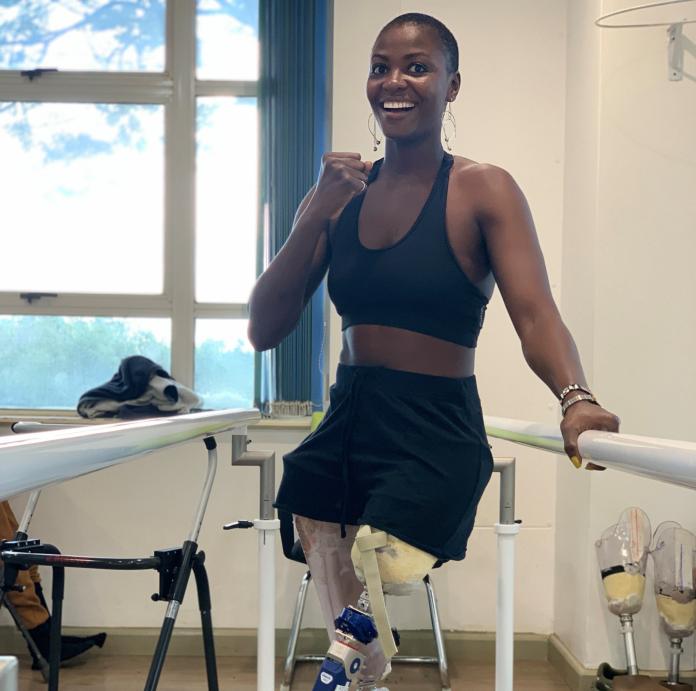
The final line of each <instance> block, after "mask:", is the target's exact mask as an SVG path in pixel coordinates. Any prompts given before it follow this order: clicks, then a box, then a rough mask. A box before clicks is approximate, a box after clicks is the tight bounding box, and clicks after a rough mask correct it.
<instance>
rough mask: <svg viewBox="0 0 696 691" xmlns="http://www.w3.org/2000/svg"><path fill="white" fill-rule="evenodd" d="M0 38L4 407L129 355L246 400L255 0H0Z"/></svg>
mask: <svg viewBox="0 0 696 691" xmlns="http://www.w3.org/2000/svg"><path fill="white" fill-rule="evenodd" d="M0 35H2V36H3V40H2V42H0V152H2V159H1V160H2V163H1V164H0V199H1V200H2V212H0V213H1V215H0V239H1V240H2V249H1V251H0V354H1V355H2V357H1V358H0V408H11V407H22V408H74V407H75V406H76V404H77V399H78V397H79V395H80V394H81V393H82V392H83V391H85V390H86V389H88V388H91V387H93V386H97V385H99V384H101V383H103V382H104V381H106V380H107V379H109V378H110V377H111V375H112V374H113V373H114V372H115V371H116V369H117V367H118V363H119V361H120V359H121V358H122V357H125V356H127V355H131V354H142V355H145V356H147V357H150V358H151V359H153V360H156V361H157V362H159V363H160V364H161V365H162V366H163V367H165V368H166V369H168V370H169V371H170V372H171V373H172V375H173V376H174V377H175V378H176V379H178V380H179V381H180V382H181V383H183V384H186V385H188V386H193V387H194V388H195V389H196V390H197V391H198V393H200V394H201V396H202V397H203V399H204V405H205V407H209V408H218V407H228V406H230V407H249V406H251V405H252V402H253V397H254V355H253V349H252V348H251V346H250V344H249V343H248V341H247V339H246V301H247V298H248V295H249V291H250V290H251V287H252V285H253V282H254V280H255V267H256V264H257V259H256V247H257V222H258V221H257V219H258V216H259V213H258V202H257V199H258V190H257V178H258V174H257V170H258V164H257V161H258V135H257V108H256V100H257V91H258V88H257V80H258V52H259V51H258V0H239V1H238V2H233V3H231V2H228V1H227V0H169V2H166V1H165V0H118V1H116V0H6V1H5V2H3V3H1V4H0Z"/></svg>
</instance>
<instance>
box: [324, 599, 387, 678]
mask: <svg viewBox="0 0 696 691" xmlns="http://www.w3.org/2000/svg"><path fill="white" fill-rule="evenodd" d="M361 601H364V599H363V598H362V597H361ZM375 638H377V629H376V628H375V624H374V621H373V620H372V617H371V616H370V615H369V614H367V613H366V612H361V611H360V610H359V609H356V608H355V607H346V608H344V610H343V611H342V612H341V614H340V615H339V616H338V618H337V619H336V640H335V641H333V643H331V646H330V648H329V651H328V652H327V654H326V657H325V658H324V662H323V663H322V665H321V669H320V670H319V676H318V677H317V680H316V682H315V684H314V687H313V689H312V691H348V689H349V688H350V683H351V680H352V679H353V677H354V676H355V675H356V674H358V672H359V671H360V669H361V667H362V665H363V662H364V661H365V655H364V654H363V653H362V649H363V647H364V646H366V645H367V644H368V643H370V642H372V641H373V640H374V639H375ZM363 688H365V687H363ZM367 688H370V687H367ZM372 688H373V689H374V688H375V687H374V685H373V686H372ZM375 691H376V690H375Z"/></svg>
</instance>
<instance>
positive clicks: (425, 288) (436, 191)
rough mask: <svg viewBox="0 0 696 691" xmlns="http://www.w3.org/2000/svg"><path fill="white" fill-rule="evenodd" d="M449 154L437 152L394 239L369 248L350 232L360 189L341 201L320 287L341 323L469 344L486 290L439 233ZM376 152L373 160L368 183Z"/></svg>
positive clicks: (442, 232) (353, 228) (355, 225)
mask: <svg viewBox="0 0 696 691" xmlns="http://www.w3.org/2000/svg"><path fill="white" fill-rule="evenodd" d="M453 160H454V159H453V158H452V156H451V155H450V154H447V153H446V154H445V155H444V157H443V159H442V164H441V166H440V170H439V171H438V173H437V177H436V178H435V182H434V183H433V187H432V190H431V191H430V195H429V196H428V199H427V200H426V202H425V204H424V206H423V208H422V210H421V212H420V214H419V216H418V218H417V219H416V221H415V223H414V224H413V226H412V227H411V229H410V230H409V231H408V232H407V233H406V235H404V237H402V238H401V239H400V240H399V241H398V242H397V243H395V244H394V245H391V246H389V247H385V248H383V249H369V248H367V247H365V246H364V245H363V244H362V243H361V242H360V238H359V235H358V218H359V216H360V209H361V207H362V204H363V200H364V199H365V192H364V191H363V192H362V193H361V194H359V195H357V196H355V197H354V198H353V199H352V200H351V201H350V202H349V203H348V204H347V205H346V207H345V209H344V210H343V212H342V214H341V216H340V217H339V219H338V223H337V224H336V228H335V230H334V232H333V233H332V236H331V241H330V251H331V259H330V264H329V277H328V289H329V296H330V297H331V300H332V301H333V303H334V305H335V306H336V310H337V311H338V313H339V314H340V315H341V317H342V319H343V326H342V328H343V330H345V329H347V328H348V327H349V326H355V325H356V324H379V325H382V326H393V327H397V328H400V329H407V330H408V331H415V332H417V333H422V334H427V335H428V336H434V337H435V338H440V339H442V340H444V341H450V342H452V343H457V344H458V345H462V346H468V347H470V348H473V347H475V346H476V341H477V339H478V335H479V332H480V331H481V327H482V326H483V318H484V314H485V311H486V305H487V304H488V298H487V297H486V296H485V295H484V294H483V293H482V292H481V291H480V290H479V289H478V288H477V287H476V286H475V285H474V284H473V283H472V282H471V281H470V280H469V278H468V277H467V276H466V274H465V273H464V272H463V271H462V270H461V268H460V266H459V264H458V263H457V260H456V258H455V256H454V253H453V251H452V248H451V246H450V244H449V240H448V238H447V231H446V226H445V210H446V207H447V184H448V181H449V172H450V169H451V167H452V162H453ZM382 162H383V159H380V160H379V161H376V162H375V165H374V166H373V168H372V172H371V174H370V178H369V180H368V184H369V183H370V182H372V181H374V180H375V178H376V177H377V175H378V174H379V168H380V166H381V164H382Z"/></svg>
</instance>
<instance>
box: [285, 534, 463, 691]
mask: <svg viewBox="0 0 696 691" xmlns="http://www.w3.org/2000/svg"><path fill="white" fill-rule="evenodd" d="M285 556H286V557H287V558H288V559H290V560H291V561H295V562H297V563H298V564H306V563H307V561H306V560H305V556H304V552H303V551H302V545H301V544H300V541H299V540H296V541H295V542H294V544H293V545H292V548H291V549H290V550H288V551H285ZM441 565H442V562H438V563H437V564H435V567H434V568H438V567H439V566H441ZM311 580H312V574H311V573H310V572H309V571H307V572H306V573H305V575H304V576H303V577H302V580H301V581H300V589H299V591H298V593H297V602H296V603H295V612H294V614H293V616H292V626H291V627H290V639H289V640H288V651H287V655H286V657H285V667H284V670H283V681H282V682H281V684H280V691H290V687H291V685H292V678H293V676H294V674H295V665H296V663H298V662H322V661H323V660H324V658H325V655H297V654H296V650H297V639H298V638H299V635H300V628H301V627H302V615H303V614H304V607H305V601H306V600H307V590H308V588H309V583H310V581H311ZM423 583H424V585H425V593H426V596H427V598H428V609H429V610H430V620H431V622H432V627H433V636H434V638H435V648H436V650H437V655H436V656H435V657H428V656H407V655H396V656H395V657H393V658H392V662H411V663H422V664H436V665H437V666H438V668H439V670H440V683H441V686H442V691H451V690H450V682H449V671H448V669H447V655H446V653H445V645H444V641H443V639H442V629H441V628H440V617H439V614H438V611H437V601H436V599H435V591H434V590H433V584H432V583H431V581H430V577H429V576H426V577H425V578H424V579H423Z"/></svg>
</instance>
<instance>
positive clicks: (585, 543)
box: [555, 0, 696, 668]
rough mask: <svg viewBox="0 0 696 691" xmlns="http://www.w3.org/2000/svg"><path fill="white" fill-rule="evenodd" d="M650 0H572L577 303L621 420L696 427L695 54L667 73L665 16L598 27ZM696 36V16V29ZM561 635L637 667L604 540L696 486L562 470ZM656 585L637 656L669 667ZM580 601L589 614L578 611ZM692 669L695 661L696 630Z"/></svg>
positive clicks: (686, 512) (596, 371) (603, 392)
mask: <svg viewBox="0 0 696 691" xmlns="http://www.w3.org/2000/svg"><path fill="white" fill-rule="evenodd" d="M632 4H636V3H629V2H626V1H625V0H621V1H620V2H619V1H618V0H612V1H605V2H604V3H600V2H599V0H593V1H592V2H588V3H570V8H571V9H570V13H569V22H568V27H569V39H568V41H569V68H568V118H567V125H568V129H567V132H566V154H567V157H566V189H565V205H566V217H565V224H564V238H563V240H564V248H563V297H564V299H563V307H564V312H565V314H566V316H567V317H568V320H569V322H570V323H571V324H574V325H578V326H581V327H582V329H579V330H578V331H579V333H581V334H582V336H581V337H582V338H583V339H584V348H583V352H584V354H587V355H586V358H585V359H586V362H587V361H590V362H591V363H592V367H591V380H592V382H593V384H594V386H595V388H596V392H597V395H598V396H599V397H600V399H601V401H602V402H603V403H604V404H605V405H606V406H607V407H609V408H611V409H613V410H615V411H616V412H617V413H618V414H619V415H620V417H621V419H622V430H623V431H626V432H634V433H639V434H648V435H655V436H663V437H672V438H677V439H690V440H693V439H694V438H695V434H694V430H693V424H692V413H693V410H694V404H695V403H696V390H695V387H694V385H695V384H696V365H695V364H694V359H693V352H694V345H696V324H695V322H694V319H693V308H694V296H695V294H696V278H695V276H694V272H693V270H692V266H691V265H692V257H693V256H694V253H695V252H696V240H695V234H694V230H696V228H695V226H694V220H693V219H694V218H695V217H696V196H695V195H694V190H695V189H696V128H695V127H694V123H696V84H694V81H695V77H696V59H694V57H693V55H689V54H687V55H686V58H685V69H686V70H687V71H688V72H689V73H690V75H691V78H687V79H684V80H683V81H682V82H670V81H668V78H667V38H666V33H665V29H663V28H650V29H632V30H628V29H624V30H604V31H600V30H599V29H596V28H594V27H593V26H592V22H591V20H592V19H593V18H595V17H597V16H599V14H601V13H602V12H610V11H613V10H616V9H620V8H623V7H627V6H629V5H632ZM684 33H685V35H686V36H687V37H688V38H690V40H691V41H694V40H695V39H696V30H695V29H694V26H693V25H691V26H686V27H685V28H684ZM557 505H558V512H557V525H558V534H557V546H558V549H557V554H556V570H557V575H558V581H557V583H558V585H557V592H556V600H555V603H556V604H555V616H556V624H555V629H556V632H557V633H558V634H559V635H560V636H561V638H562V639H564V641H565V642H566V643H567V644H568V645H569V647H570V649H571V650H572V651H573V653H574V654H575V655H576V657H578V659H580V660H581V662H583V664H585V665H586V666H590V667H592V666H594V665H596V664H597V663H598V662H600V661H601V660H609V661H610V662H612V663H613V664H625V659H624V655H623V648H622V645H621V642H620V640H619V635H618V625H617V621H616V618H615V617H613V616H612V615H610V614H609V613H608V612H607V611H606V608H605V605H604V599H603V594H602V592H601V584H600V580H599V575H598V568H597V565H596V559H595V555H594V548H593V546H592V541H593V540H594V539H596V538H597V537H598V536H599V534H600V533H601V531H602V530H603V529H604V528H606V527H607V526H609V525H610V524H612V523H614V522H615V521H616V519H617V517H618V514H619V512H620V511H621V510H622V509H623V508H624V507H626V506H630V505H637V506H640V507H641V508H643V509H644V510H645V511H647V513H648V515H649V516H650V518H651V520H652V522H653V528H654V527H655V526H656V525H657V524H658V523H660V522H661V521H664V520H668V519H671V520H677V521H680V522H682V524H683V525H684V526H685V527H686V528H689V529H690V530H696V519H694V513H693V510H692V507H693V493H692V492H689V491H688V490H685V489H682V488H676V487H672V486H669V485H663V484H660V483H655V482H650V481H647V480H644V479H641V478H633V477H630V476H627V475H624V474H621V473H612V472H607V473H604V474H592V475H591V476H589V474H586V476H585V477H580V478H578V477H576V476H575V475H574V474H573V473H571V472H569V471H568V472H565V471H563V472H561V473H559V482H558V494H557ZM651 571H652V569H651V565H650V566H649V569H648V575H649V589H650V590H649V592H648V596H647V597H646V601H645V605H644V608H643V611H642V612H641V613H640V614H639V615H638V616H637V618H636V642H637V652H638V661H639V664H640V665H641V666H642V667H645V668H664V667H665V666H666V664H667V655H666V650H667V645H666V637H665V636H664V634H662V633H661V632H660V631H659V628H658V617H657V614H656V612H655V605H654V598H653V597H652V594H651V589H652V577H651ZM578 612H580V613H582V614H581V616H578ZM685 648H686V654H685V656H684V660H683V667H684V668H688V667H690V666H692V665H693V661H694V660H693V656H694V647H693V641H692V639H689V640H688V641H687V642H686V646H685Z"/></svg>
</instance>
